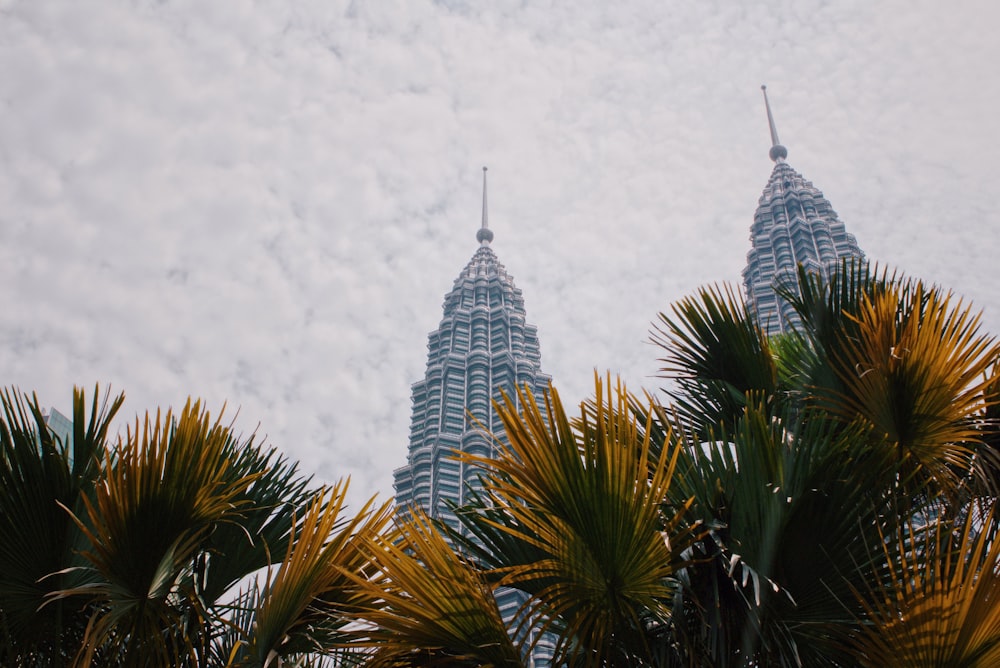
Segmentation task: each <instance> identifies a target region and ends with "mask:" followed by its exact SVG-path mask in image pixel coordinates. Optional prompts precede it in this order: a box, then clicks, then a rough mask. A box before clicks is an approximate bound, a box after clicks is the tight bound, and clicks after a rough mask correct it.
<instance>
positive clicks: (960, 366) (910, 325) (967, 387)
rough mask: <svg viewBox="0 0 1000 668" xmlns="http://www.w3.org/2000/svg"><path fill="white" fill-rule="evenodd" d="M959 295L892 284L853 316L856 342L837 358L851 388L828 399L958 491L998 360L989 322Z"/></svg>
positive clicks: (866, 299)
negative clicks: (985, 325)
mask: <svg viewBox="0 0 1000 668" xmlns="http://www.w3.org/2000/svg"><path fill="white" fill-rule="evenodd" d="M952 300H953V297H952V295H951V294H946V293H942V292H941V291H940V290H938V289H936V288H925V287H924V286H923V284H921V283H920V282H916V283H913V284H910V285H909V286H908V289H905V290H904V289H901V288H899V287H898V286H890V287H889V288H888V289H886V290H883V291H881V292H880V293H878V294H876V295H874V296H865V297H863V299H862V300H861V303H860V304H859V309H858V312H857V315H855V316H852V320H854V322H855V326H856V336H855V337H852V340H851V341H850V342H846V341H845V342H842V346H841V348H840V351H839V352H838V354H837V355H836V356H835V357H834V358H833V359H832V360H831V361H832V364H833V368H834V370H835V371H836V373H837V375H838V378H839V379H840V381H841V383H842V384H843V387H844V390H843V392H842V393H840V394H838V395H834V396H832V397H828V401H829V403H830V409H831V410H832V411H833V412H834V413H836V414H839V415H841V416H842V417H845V418H847V419H854V417H855V416H862V417H863V418H864V419H865V420H867V421H868V422H869V423H870V424H871V425H872V427H873V429H874V431H875V432H876V433H877V434H879V435H884V436H885V440H886V442H887V443H888V444H890V445H891V446H892V447H894V448H896V449H897V456H898V458H899V459H900V461H906V462H907V463H908V465H909V466H910V467H911V468H913V469H916V470H921V471H923V472H924V475H925V478H927V479H930V480H933V481H934V482H935V484H936V485H938V486H940V487H941V488H942V489H945V490H950V491H954V490H955V489H956V488H957V487H958V486H959V485H960V484H961V482H962V480H963V478H964V477H965V474H967V473H968V472H969V470H970V469H971V468H972V465H973V456H974V454H975V452H976V449H977V446H979V445H980V444H982V442H983V441H982V439H983V429H982V424H981V423H980V422H979V421H978V419H977V418H979V417H981V416H982V415H983V414H984V411H985V410H986V408H987V403H986V390H987V389H988V387H989V382H990V381H989V378H988V376H987V372H988V371H989V370H990V369H991V368H992V367H993V366H994V365H995V364H996V362H997V356H998V352H1000V348H998V346H997V344H996V342H995V341H994V339H993V338H992V337H989V336H986V335H983V334H980V333H979V324H980V316H979V315H974V314H972V312H971V310H970V308H969V307H968V306H964V305H963V304H962V303H961V301H959V302H958V303H953V301H952Z"/></svg>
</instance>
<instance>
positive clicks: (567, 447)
mask: <svg viewBox="0 0 1000 668" xmlns="http://www.w3.org/2000/svg"><path fill="white" fill-rule="evenodd" d="M604 387H605V386H604V385H603V384H602V382H601V380H600V379H599V378H596V379H595V388H596V392H595V398H596V400H595V401H594V402H593V403H591V404H590V405H589V406H587V405H585V406H584V407H583V409H582V412H581V417H580V418H579V419H578V420H576V421H571V420H570V419H569V418H568V416H567V414H566V412H565V410H564V409H563V406H562V403H561V402H560V400H559V395H558V393H557V392H556V391H555V390H554V389H550V390H549V391H548V392H547V393H546V394H545V396H544V402H545V403H544V410H545V413H544V415H543V413H542V407H541V406H540V405H539V403H538V400H537V399H536V398H535V397H534V396H532V395H531V394H530V393H528V392H527V391H526V390H520V391H519V393H518V398H517V401H516V402H515V401H514V399H513V398H511V397H509V396H505V397H504V404H503V405H499V404H498V405H497V412H498V414H499V416H500V420H501V423H502V424H503V427H504V429H505V432H506V435H507V439H508V440H509V443H510V445H509V447H507V448H503V449H501V450H500V453H499V455H498V456H497V457H496V458H495V459H492V460H486V459H482V458H477V457H472V456H465V458H466V459H468V460H469V461H472V462H476V463H479V464H481V465H483V466H484V468H487V469H488V472H487V473H486V474H485V476H484V479H485V482H486V489H487V490H488V492H489V494H490V497H491V498H492V499H493V501H494V503H495V504H496V506H497V507H498V508H500V509H502V511H503V512H504V513H505V514H506V515H508V516H509V517H511V518H513V520H514V522H513V523H505V524H499V525H498V528H501V529H502V530H504V531H508V532H511V533H512V534H514V535H516V536H517V537H518V538H519V539H521V540H523V541H525V542H526V543H528V544H531V545H534V546H535V547H536V548H537V549H538V550H539V551H540V552H541V554H542V558H541V559H540V560H537V561H535V562H532V563H526V564H523V565H520V566H516V567H512V568H510V569H509V571H508V572H507V573H505V578H504V583H505V584H509V585H510V586H514V587H518V588H521V587H524V586H525V584H526V583H531V582H533V581H542V582H544V583H545V586H544V587H542V588H541V590H540V591H537V592H536V596H535V597H534V598H533V599H532V600H531V602H530V603H529V604H528V605H529V609H528V611H527V614H526V615H525V616H524V618H525V619H527V620H532V621H537V620H558V621H559V623H560V625H559V627H558V628H559V630H560V631H561V639H560V641H559V645H558V646H559V652H560V653H561V655H562V656H563V658H565V659H567V660H568V659H569V658H570V657H571V655H572V654H574V653H577V654H578V653H579V652H582V651H585V652H588V656H589V657H590V658H588V661H589V660H591V659H593V660H594V661H598V662H600V661H602V660H606V659H615V658H616V660H622V661H628V660H629V659H628V657H632V658H633V659H636V660H641V659H640V658H639V657H643V656H647V657H648V656H649V653H650V647H649V646H648V642H647V641H648V635H649V634H650V633H652V632H653V631H655V630H656V629H658V628H661V627H663V626H664V625H666V624H667V623H669V618H670V601H671V599H672V597H673V595H674V592H675V584H676V581H675V578H674V576H675V574H676V572H677V570H678V569H680V568H682V567H683V566H684V565H685V563H686V560H685V558H684V557H683V556H682V555H683V554H684V553H685V551H686V550H687V548H688V547H689V546H690V545H692V544H693V543H694V542H695V540H697V538H698V529H697V527H691V526H687V525H686V524H684V523H683V522H682V520H681V517H682V512H681V511H678V512H677V513H676V514H674V515H664V514H663V512H662V510H663V502H664V500H665V499H666V498H667V490H668V488H669V486H670V482H671V478H672V476H673V473H674V469H675V466H676V463H677V458H678V455H679V452H678V451H677V450H676V449H672V450H669V452H667V451H664V454H663V455H661V456H659V457H656V458H654V456H653V448H652V444H651V442H650V440H649V438H648V434H649V430H648V429H643V428H641V427H640V426H639V425H637V424H636V422H635V418H634V416H633V414H632V413H631V412H630V411H629V408H628V404H629V400H630V397H629V395H628V392H627V390H626V389H625V387H624V386H623V385H622V384H621V383H618V384H617V385H616V386H614V387H613V388H612V385H611V383H610V382H608V385H607V390H606V392H605V389H604ZM518 406H520V407H521V409H520V410H518V408H517V407H518ZM641 434H643V435H645V436H641ZM661 448H662V444H658V448H657V450H658V451H660V449H661ZM526 589H527V590H530V588H527V587H526ZM549 623H551V622H549ZM550 628H557V627H551V626H549V627H547V626H544V625H543V627H542V629H541V630H542V631H545V630H549V629H550ZM558 660H560V659H558V658H557V661H558Z"/></svg>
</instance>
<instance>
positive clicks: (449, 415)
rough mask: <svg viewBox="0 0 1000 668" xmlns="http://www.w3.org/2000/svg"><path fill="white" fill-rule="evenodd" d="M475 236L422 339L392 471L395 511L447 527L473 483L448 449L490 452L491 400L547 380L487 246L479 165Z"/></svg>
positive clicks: (515, 293) (495, 427)
mask: <svg viewBox="0 0 1000 668" xmlns="http://www.w3.org/2000/svg"><path fill="white" fill-rule="evenodd" d="M476 240H477V241H478V242H479V249H478V250H476V252H475V254H474V255H473V256H472V259H471V260H470V261H469V263H468V264H467V265H466V266H465V268H464V269H463V270H462V272H461V273H460V274H459V275H458V278H457V279H455V284H454V286H453V287H452V289H451V292H449V293H448V294H447V295H446V296H445V299H444V315H443V317H442V318H441V324H440V325H439V326H438V328H437V329H436V330H435V331H433V332H431V333H430V335H429V336H428V341H427V349H428V354H427V373H426V375H425V376H424V379H423V380H421V381H418V382H417V383H414V384H413V388H412V397H413V413H412V418H411V422H410V447H409V453H408V455H407V463H406V465H405V466H403V467H401V468H399V469H396V471H395V472H394V487H395V491H396V505H397V507H398V508H400V509H404V510H405V508H407V507H409V506H417V507H420V508H421V509H423V510H424V511H425V512H426V513H428V514H429V515H431V516H432V517H440V518H442V519H444V520H445V521H446V522H448V523H449V524H451V525H452V526H456V524H457V523H456V520H455V518H454V516H453V515H452V514H451V513H450V511H448V509H447V507H446V504H445V501H453V502H456V503H459V504H461V503H463V501H464V500H465V495H466V485H473V486H475V485H476V484H477V482H478V481H477V476H478V471H477V469H476V467H472V466H469V465H467V464H463V463H461V462H458V461H455V459H454V452H455V451H456V450H461V451H463V452H468V453H473V454H477V455H483V456H489V455H491V454H492V450H493V447H494V446H493V443H492V441H491V440H490V438H489V437H488V436H487V434H486V433H484V430H485V431H487V432H489V433H494V434H496V433H497V432H499V431H500V426H499V424H498V418H497V416H496V413H495V411H494V410H493V408H492V405H491V400H492V399H498V398H500V395H501V392H502V391H505V392H506V393H507V394H508V395H510V396H514V394H515V388H517V387H523V386H524V385H528V387H529V388H531V390H532V391H534V392H536V393H540V392H541V391H542V390H543V389H545V388H546V387H547V385H548V383H549V377H548V376H547V375H545V374H543V373H542V371H541V368H540V364H541V359H540V350H539V345H538V331H537V329H536V328H535V327H534V326H533V325H529V324H527V323H526V321H525V311H524V298H523V297H522V295H521V291H520V290H519V289H517V288H516V287H514V280H513V279H512V278H511V277H510V275H509V274H508V273H507V270H506V269H505V268H504V266H503V265H502V264H500V262H499V260H498V259H497V256H496V253H494V252H493V249H492V248H491V247H490V243H491V242H492V241H493V231H492V230H490V228H489V221H488V217H487V205H486V168H485V167H483V217H482V225H481V227H480V229H479V230H478V232H477V233H476ZM497 435H498V436H501V437H502V434H497Z"/></svg>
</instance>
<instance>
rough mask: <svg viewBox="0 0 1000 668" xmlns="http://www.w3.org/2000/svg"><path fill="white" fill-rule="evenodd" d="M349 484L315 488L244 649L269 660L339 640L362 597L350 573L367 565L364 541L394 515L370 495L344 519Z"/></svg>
mask: <svg viewBox="0 0 1000 668" xmlns="http://www.w3.org/2000/svg"><path fill="white" fill-rule="evenodd" d="M346 494H347V483H346V482H343V481H342V482H340V483H338V484H337V485H335V486H334V487H333V488H332V489H330V490H328V491H324V492H321V493H320V494H318V495H317V496H316V497H315V498H314V499H313V501H312V502H311V503H310V505H309V506H308V508H307V509H306V512H305V515H304V516H303V517H302V519H301V520H300V521H299V522H298V523H297V525H296V530H295V531H294V532H293V534H292V536H291V537H290V538H289V541H288V548H287V551H286V553H285V558H284V560H283V561H282V562H281V564H280V565H279V566H278V567H277V570H276V571H275V573H274V575H273V577H270V578H269V581H268V582H267V584H266V585H265V587H264V592H263V596H261V598H260V600H259V604H258V606H257V609H256V612H255V614H254V616H253V619H254V621H253V628H252V629H251V631H250V638H249V642H248V645H249V647H248V654H249V656H250V657H251V658H252V659H253V660H255V661H256V662H258V664H257V665H263V666H267V665H270V663H269V662H270V661H272V660H274V658H276V657H287V656H290V655H294V654H300V653H305V652H311V651H316V652H324V651H329V650H331V649H333V648H335V647H336V646H338V645H339V644H342V643H343V635H342V629H343V627H344V626H345V625H346V624H348V623H349V622H350V617H348V616H346V611H347V610H349V609H351V608H352V606H355V605H358V604H360V603H361V601H362V599H363V597H361V596H360V594H359V592H358V590H357V588H356V586H355V579H354V578H353V577H352V575H354V574H359V573H363V572H364V570H365V568H366V567H367V566H368V559H367V557H366V554H367V553H368V552H370V550H368V549H365V547H364V546H365V545H367V544H368V543H370V542H372V541H375V540H376V539H377V537H378V536H379V534H381V533H382V531H383V530H384V529H385V527H386V526H387V525H388V523H389V521H390V520H391V518H392V509H391V504H390V503H388V502H387V503H384V504H382V505H381V506H379V507H377V508H376V507H374V498H372V499H370V500H369V501H368V503H366V504H365V506H364V507H362V508H361V510H360V511H359V512H358V513H357V514H356V515H355V516H354V517H351V518H349V519H346V520H345V519H344V517H343V511H344V503H345V498H346Z"/></svg>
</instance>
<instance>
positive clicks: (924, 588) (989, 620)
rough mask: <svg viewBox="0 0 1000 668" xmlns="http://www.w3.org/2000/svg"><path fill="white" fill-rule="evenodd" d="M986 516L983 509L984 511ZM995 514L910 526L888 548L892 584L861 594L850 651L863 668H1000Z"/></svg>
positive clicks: (878, 584)
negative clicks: (861, 609)
mask: <svg viewBox="0 0 1000 668" xmlns="http://www.w3.org/2000/svg"><path fill="white" fill-rule="evenodd" d="M979 510H981V508H980V509H979ZM997 529H998V527H997V519H996V513H995V510H994V509H993V508H992V507H991V508H989V510H988V511H985V512H977V510H976V509H972V510H971V511H970V512H969V513H968V514H967V517H966V518H965V520H964V522H960V523H958V524H957V525H952V524H951V523H950V522H940V521H939V522H934V523H932V524H931V525H929V526H925V525H919V524H916V523H914V522H911V523H910V524H909V525H908V526H907V527H906V528H905V530H901V531H900V532H899V533H898V534H897V535H896V537H895V540H893V539H889V540H887V541H886V543H885V548H884V556H885V560H886V563H885V565H884V568H885V570H886V571H887V573H888V574H889V577H888V578H887V579H885V580H878V581H875V582H874V586H873V587H869V588H866V589H858V590H857V592H856V593H857V596H858V601H859V602H860V603H861V605H862V606H863V607H864V610H865V613H866V614H865V616H864V618H863V619H862V620H861V622H862V623H861V624H860V626H859V629H858V631H857V632H856V634H855V636H854V637H853V639H852V640H851V641H850V645H851V647H852V649H853V650H854V652H855V656H856V659H857V661H858V662H859V664H860V665H862V666H871V667H873V668H874V667H876V666H877V667H881V666H889V665H892V666H900V667H901V668H932V667H937V666H967V667H968V668H988V667H992V666H996V665H1000V540H998V531H997Z"/></svg>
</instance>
